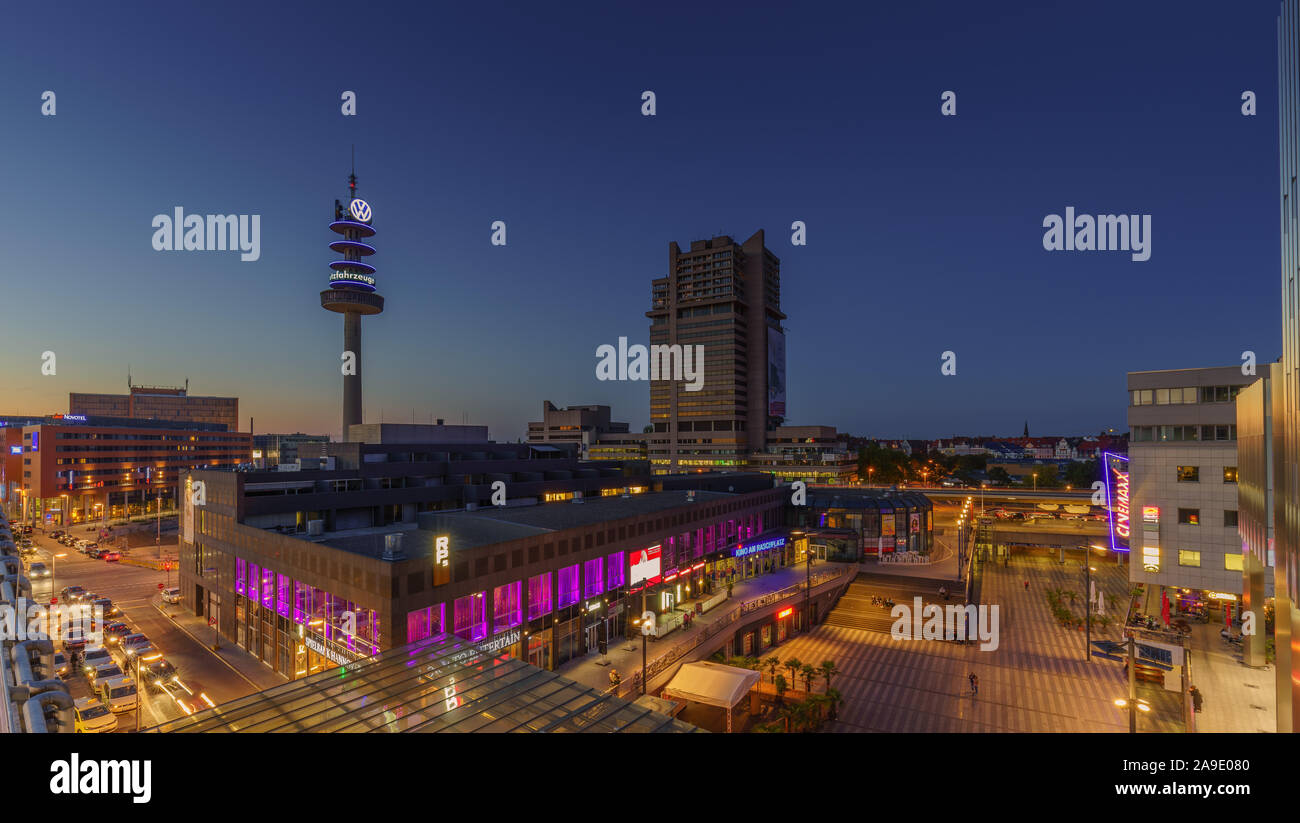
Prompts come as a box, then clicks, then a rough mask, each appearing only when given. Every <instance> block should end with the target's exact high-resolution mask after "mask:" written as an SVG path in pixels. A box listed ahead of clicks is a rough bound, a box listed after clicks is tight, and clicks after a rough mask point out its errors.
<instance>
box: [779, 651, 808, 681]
mask: <svg viewBox="0 0 1300 823" xmlns="http://www.w3.org/2000/svg"><path fill="white" fill-rule="evenodd" d="M781 665H783V666H785V667H786V668H787V669H789V670H790V682H791V683H797V682H799V681H797V680H795V673H796V672H798V671H799V670H800V669H801V668H803V663H802V662H801V661H800V660H799V658H797V657H791V658H790V659H788V660H786V661H785V663H783V664H781Z"/></svg>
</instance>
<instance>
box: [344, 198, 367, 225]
mask: <svg viewBox="0 0 1300 823" xmlns="http://www.w3.org/2000/svg"><path fill="white" fill-rule="evenodd" d="M348 211H349V212H351V213H352V217H353V218H354V219H356V220H357V221H359V222H361V223H369V222H370V204H369V203H367V202H366V201H364V200H362V199H361V198H360V197H358V198H357V199H355V200H353V201H352V203H351V204H350V205H349V206H348Z"/></svg>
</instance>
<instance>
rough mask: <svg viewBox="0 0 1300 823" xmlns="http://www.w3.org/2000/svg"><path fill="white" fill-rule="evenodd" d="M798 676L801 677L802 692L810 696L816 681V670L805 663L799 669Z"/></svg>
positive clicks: (811, 665)
mask: <svg viewBox="0 0 1300 823" xmlns="http://www.w3.org/2000/svg"><path fill="white" fill-rule="evenodd" d="M799 674H800V675H802V676H803V690H804V691H805V692H807V693H808V694H812V684H813V681H814V680H816V679H817V668H816V667H815V666H813V664H811V663H805V664H803V666H802V667H801V668H800V669H799Z"/></svg>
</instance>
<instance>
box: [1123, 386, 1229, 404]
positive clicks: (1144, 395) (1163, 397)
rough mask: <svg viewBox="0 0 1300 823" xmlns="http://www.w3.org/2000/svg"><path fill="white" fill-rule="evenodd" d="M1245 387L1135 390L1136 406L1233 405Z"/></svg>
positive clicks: (1133, 399) (1134, 402)
mask: <svg viewBox="0 0 1300 823" xmlns="http://www.w3.org/2000/svg"><path fill="white" fill-rule="evenodd" d="M1242 388H1244V387H1243V386H1199V387H1198V386H1185V387H1183V388H1177V389H1134V390H1133V392H1132V395H1133V398H1132V401H1133V405H1134V406H1152V405H1155V406H1176V405H1181V404H1184V403H1231V402H1232V401H1234V400H1236V399H1237V393H1238V392H1240V391H1241V390H1242Z"/></svg>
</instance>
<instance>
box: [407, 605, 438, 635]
mask: <svg viewBox="0 0 1300 823" xmlns="http://www.w3.org/2000/svg"><path fill="white" fill-rule="evenodd" d="M446 620H447V604H446V603H439V604H438V605H436V606H430V607H428V608H427V609H416V610H415V611H413V612H407V613H406V642H407V643H414V642H415V641H417V640H423V639H425V638H426V637H436V636H438V635H441V634H443V631H444V630H443V626H444V625H445V624H446Z"/></svg>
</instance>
